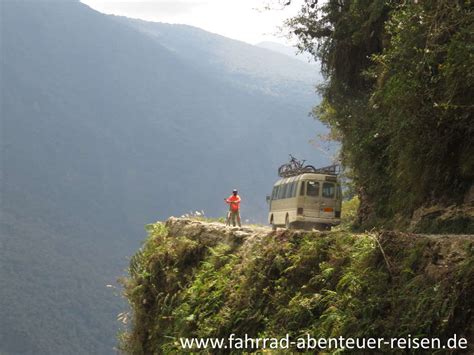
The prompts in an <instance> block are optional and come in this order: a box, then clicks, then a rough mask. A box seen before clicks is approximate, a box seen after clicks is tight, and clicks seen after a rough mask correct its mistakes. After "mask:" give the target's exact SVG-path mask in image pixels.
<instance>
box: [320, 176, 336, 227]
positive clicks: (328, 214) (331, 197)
mask: <svg viewBox="0 0 474 355" xmlns="http://www.w3.org/2000/svg"><path fill="white" fill-rule="evenodd" d="M322 185H323V187H322V191H321V212H320V216H321V218H334V214H335V212H336V184H335V183H333V182H326V181H325V182H323V183H322Z"/></svg>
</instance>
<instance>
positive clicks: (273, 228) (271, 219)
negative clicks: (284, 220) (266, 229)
mask: <svg viewBox="0 0 474 355" xmlns="http://www.w3.org/2000/svg"><path fill="white" fill-rule="evenodd" d="M270 225H271V226H272V231H276V230H277V226H276V224H275V223H273V215H272V217H271V218H270Z"/></svg>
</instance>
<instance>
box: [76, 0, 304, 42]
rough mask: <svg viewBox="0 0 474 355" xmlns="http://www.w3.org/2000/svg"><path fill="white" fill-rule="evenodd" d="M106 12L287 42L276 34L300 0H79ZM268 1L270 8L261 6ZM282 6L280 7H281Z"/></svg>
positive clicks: (249, 39) (232, 35)
mask: <svg viewBox="0 0 474 355" xmlns="http://www.w3.org/2000/svg"><path fill="white" fill-rule="evenodd" d="M81 1H82V2H83V3H85V4H87V5H89V6H90V7H92V8H94V9H96V10H98V11H100V12H104V13H107V14H116V15H123V16H127V17H134V18H141V19H144V20H149V21H159V22H168V23H182V24H187V25H192V26H196V27H200V28H202V29H204V30H207V31H210V32H214V33H218V34H221V35H223V36H226V37H230V38H234V39H238V40H241V41H245V42H248V43H251V44H256V43H258V42H262V41H273V42H279V43H283V44H289V42H288V40H287V39H286V38H284V37H282V35H281V34H280V35H279V34H278V32H279V30H278V28H279V27H280V26H281V25H282V23H283V21H284V20H285V19H286V18H289V17H291V16H293V15H295V14H296V13H297V11H298V9H299V4H301V2H302V0H294V1H293V2H292V5H291V6H287V7H283V6H278V4H279V1H281V0H126V1H123V0H81ZM266 5H271V6H272V7H273V8H274V9H273V10H264V8H265V6H266ZM282 8H283V9H282Z"/></svg>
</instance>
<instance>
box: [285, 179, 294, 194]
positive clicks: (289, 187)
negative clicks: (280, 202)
mask: <svg viewBox="0 0 474 355" xmlns="http://www.w3.org/2000/svg"><path fill="white" fill-rule="evenodd" d="M292 192H293V183H292V182H290V183H288V186H287V188H286V194H285V198H290V197H291V193H292Z"/></svg>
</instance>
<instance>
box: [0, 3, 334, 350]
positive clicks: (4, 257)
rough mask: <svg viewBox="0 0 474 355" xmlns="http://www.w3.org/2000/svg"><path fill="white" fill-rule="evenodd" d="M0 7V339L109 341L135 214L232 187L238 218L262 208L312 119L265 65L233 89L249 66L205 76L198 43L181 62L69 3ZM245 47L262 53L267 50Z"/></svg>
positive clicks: (88, 344)
mask: <svg viewBox="0 0 474 355" xmlns="http://www.w3.org/2000/svg"><path fill="white" fill-rule="evenodd" d="M0 6H1V31H0V34H1V45H2V49H1V88H2V91H1V126H2V137H1V141H0V151H1V171H2V175H1V195H2V201H1V202H2V203H1V216H0V218H1V220H0V222H1V236H0V238H1V239H0V244H1V248H0V263H1V266H2V267H1V269H0V280H1V283H2V285H6V286H5V287H4V286H2V290H1V291H0V292H1V297H0V336H1V338H0V352H1V353H6V354H17V353H35V354H44V353H61V354H68V353H71V354H72V353H74V354H77V353H88V354H90V353H101V354H104V353H110V352H112V350H111V349H112V346H113V344H114V342H115V333H116V331H117V323H116V321H115V317H116V314H117V313H118V311H119V310H120V309H122V308H123V307H122V306H123V305H122V303H121V301H120V299H119V297H118V296H114V294H113V292H114V291H113V289H109V288H106V285H107V284H111V283H114V281H115V279H116V277H118V276H120V275H121V274H122V272H123V269H124V268H125V266H126V264H127V260H126V256H128V255H131V254H132V251H133V250H136V248H137V247H138V246H139V245H140V241H141V239H142V231H143V225H144V224H146V223H149V222H152V221H155V220H157V219H163V218H165V217H168V216H169V215H181V214H183V213H186V212H188V211H190V210H196V209H199V210H201V209H203V210H205V211H206V213H207V214H208V215H216V216H218V215H222V214H223V213H224V211H225V205H224V204H223V202H222V200H223V197H226V196H227V194H228V193H229V191H230V189H232V188H234V187H237V188H239V189H240V192H241V195H242V197H243V199H244V202H243V213H242V214H243V218H244V219H247V218H254V219H263V218H264V216H265V209H266V204H265V194H266V193H267V192H268V191H269V190H270V187H271V184H272V182H273V179H274V177H275V169H276V167H277V166H278V164H280V163H281V161H282V160H284V159H286V157H287V154H288V153H293V154H295V155H297V156H300V157H303V158H306V159H310V160H311V161H312V162H313V163H315V164H316V165H317V164H321V163H326V162H327V158H325V157H323V156H321V155H320V154H319V151H318V150H316V149H315V148H314V147H312V146H311V145H310V144H308V140H309V139H310V138H311V137H313V136H314V135H315V134H316V132H317V131H318V130H319V131H321V130H322V125H321V124H317V123H315V122H314V121H312V120H311V119H310V118H308V117H307V112H308V111H309V110H310V107H311V104H312V102H313V98H311V99H309V96H310V95H309V94H308V91H310V89H309V88H308V86H304V87H303V86H301V95H300V96H301V97H306V98H308V99H302V100H300V101H298V102H296V103H295V102H293V101H292V99H291V98H288V97H286V96H285V95H284V94H283V93H284V92H285V90H286V89H285V88H286V86H285V88H279V85H289V86H290V87H292V90H293V91H292V93H293V94H294V95H293V97H294V96H295V95H296V96H298V87H299V86H298V85H300V81H298V80H294V81H292V79H291V75H288V76H287V77H286V79H285V80H286V81H285V83H286V84H283V83H282V79H281V78H280V77H279V78H275V80H273V81H272V80H270V79H271V75H270V74H268V76H267V78H269V79H268V80H270V81H271V82H272V83H274V85H275V87H274V89H275V92H278V93H279V94H278V95H275V94H274V92H266V91H261V90H256V91H255V90H248V89H246V87H259V85H258V83H259V80H261V79H260V78H259V77H258V76H256V75H255V76H254V75H253V74H252V73H248V72H246V73H245V75H244V74H242V75H241V76H242V78H240V79H239V84H238V85H237V84H236V85H232V84H231V83H232V82H235V80H234V78H235V77H236V76H239V75H240V74H239V70H240V69H239V68H234V69H232V70H230V69H228V68H227V69H226V68H225V67H222V68H220V69H219V73H218V75H211V74H212V73H211V72H212V71H211V69H212V67H211V66H209V65H208V63H202V64H198V62H199V61H203V62H204V61H205V60H206V58H205V57H204V56H203V57H193V58H192V61H193V62H195V64H194V65H191V63H190V62H191V60H190V58H189V57H188V58H186V53H180V54H179V55H178V54H177V52H176V51H172V50H171V49H170V48H169V47H167V46H165V45H163V44H161V43H160V42H159V41H157V40H156V39H155V38H153V37H152V36H150V35H149V34H145V33H143V32H142V31H139V30H137V29H136V28H133V27H131V26H130V25H129V24H124V23H120V21H117V19H115V18H113V17H111V16H106V15H103V14H100V13H98V12H95V11H93V10H92V9H90V8H88V7H87V6H85V5H82V4H80V3H79V2H77V1H72V0H71V1H68V0H64V1H2V2H1V3H0ZM221 41H223V42H225V39H224V38H221ZM198 46H202V48H203V50H204V49H205V43H200V44H199V45H198ZM249 47H250V46H243V47H242V48H243V52H242V53H240V54H239V55H240V58H242V60H244V59H245V56H246V53H245V51H246V50H247V49H248V48H249ZM206 51H209V50H206ZM261 51H262V52H258V53H259V55H260V57H259V58H261V60H262V61H267V62H268V63H271V62H272V61H273V59H272V58H273V56H274V55H277V56H278V54H274V53H272V52H270V51H266V50H261ZM189 55H191V54H189ZM253 58H254V57H253V55H252V56H250V58H249V59H248V61H249V62H251V61H252V60H253ZM285 60H287V59H286V58H285ZM285 63H286V64H285V65H287V66H289V67H291V66H292V63H294V65H295V66H296V67H298V66H300V65H301V63H300V62H298V61H294V62H292V61H291V60H290V59H288V60H287V61H286V62H285ZM206 68H207V69H206ZM279 70H280V71H283V69H281V68H280V69H279ZM218 76H219V78H217V77H218ZM226 76H228V77H229V79H226ZM246 78H248V82H249V85H245V81H246V80H247V79H246ZM306 84H309V82H306ZM306 84H305V85H306ZM265 85H268V83H266V82H265V83H264V82H263V81H262V87H264V86H265ZM272 88H273V86H272Z"/></svg>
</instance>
